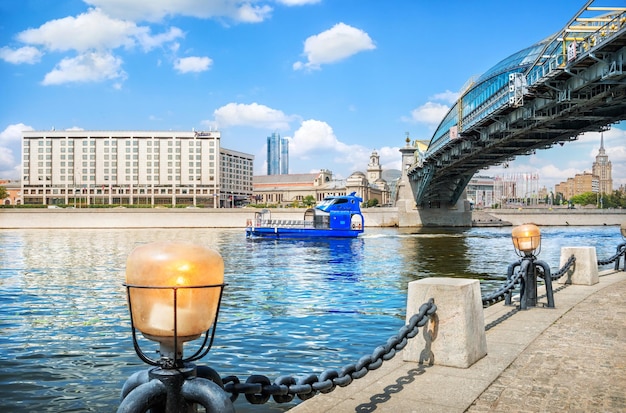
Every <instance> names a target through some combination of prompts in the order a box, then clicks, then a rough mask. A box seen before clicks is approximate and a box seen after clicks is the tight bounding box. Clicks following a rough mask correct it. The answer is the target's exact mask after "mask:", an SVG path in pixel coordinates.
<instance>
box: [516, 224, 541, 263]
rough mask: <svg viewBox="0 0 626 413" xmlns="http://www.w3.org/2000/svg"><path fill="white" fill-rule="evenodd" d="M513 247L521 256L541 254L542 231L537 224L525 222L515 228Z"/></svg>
mask: <svg viewBox="0 0 626 413" xmlns="http://www.w3.org/2000/svg"><path fill="white" fill-rule="evenodd" d="M511 238H512V239H513V247H515V252H516V253H517V255H519V256H520V257H523V256H528V255H539V251H541V231H540V230H539V227H537V225H535V224H524V225H520V226H517V227H515V228H513V231H512V232H511Z"/></svg>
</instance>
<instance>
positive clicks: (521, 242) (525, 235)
mask: <svg viewBox="0 0 626 413" xmlns="http://www.w3.org/2000/svg"><path fill="white" fill-rule="evenodd" d="M511 238H512V240H513V247H514V248H515V253H516V254H517V255H518V256H520V257H521V258H522V259H521V260H520V261H518V262H516V263H513V264H511V265H510V266H509V270H508V278H511V277H512V276H513V272H514V271H515V269H516V268H517V267H519V271H520V272H521V276H522V277H521V286H520V309H522V310H526V309H527V308H528V307H529V306H532V307H535V306H537V276H540V277H542V278H543V279H544V283H545V286H546V296H547V298H548V307H554V295H553V292H552V278H551V277H550V267H549V266H548V264H546V263H545V262H543V261H539V260H537V255H539V252H540V251H541V231H540V230H539V227H537V226H536V225H535V224H524V225H520V226H517V227H515V228H513V231H512V232H511ZM538 268H540V269H541V270H542V271H538ZM505 304H509V305H510V304H511V294H510V293H509V294H507V296H506V298H505Z"/></svg>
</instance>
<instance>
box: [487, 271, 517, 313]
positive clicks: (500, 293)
mask: <svg viewBox="0 0 626 413" xmlns="http://www.w3.org/2000/svg"><path fill="white" fill-rule="evenodd" d="M521 278H522V274H521V272H519V271H518V272H517V273H515V274H514V275H513V276H512V277H511V278H508V279H507V280H506V283H505V284H504V285H503V286H502V287H500V288H499V289H498V290H496V291H494V292H493V293H491V294H489V295H486V296H483V297H482V300H483V307H484V308H486V307H489V306H491V305H494V304H496V303H498V302H500V301H502V300H504V298H505V297H506V295H507V294H508V293H510V292H512V291H513V290H514V289H515V287H516V286H517V285H518V284H519V283H520V279H521Z"/></svg>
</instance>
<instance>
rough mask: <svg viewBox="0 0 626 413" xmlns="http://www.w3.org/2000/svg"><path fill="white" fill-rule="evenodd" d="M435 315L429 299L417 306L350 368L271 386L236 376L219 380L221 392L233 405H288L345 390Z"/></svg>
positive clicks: (262, 380)
mask: <svg viewBox="0 0 626 413" xmlns="http://www.w3.org/2000/svg"><path fill="white" fill-rule="evenodd" d="M436 311H437V306H436V305H435V302H434V300H433V299H432V298H431V299H430V300H428V302H427V303H424V304H422V305H421V306H420V309H419V311H418V313H417V314H415V315H413V316H412V317H411V318H410V319H409V322H408V323H407V324H406V325H405V326H403V327H402V328H400V330H399V331H398V334H396V335H395V336H392V337H390V338H389V339H388V340H387V342H386V343H385V345H381V346H378V347H376V349H374V351H373V352H372V354H370V355H366V356H363V357H361V358H360V359H359V361H357V362H356V363H354V364H348V365H346V366H344V367H343V368H342V369H341V370H333V369H329V370H326V371H324V372H323V373H322V374H321V375H320V376H319V377H318V376H316V375H315V374H310V375H308V376H305V377H301V378H299V379H296V378H295V377H293V376H280V377H279V378H277V379H276V380H275V381H274V383H272V382H271V381H270V379H268V378H267V377H266V376H263V375H258V374H255V375H251V376H250V377H248V379H247V380H246V382H245V383H241V381H240V380H239V378H238V377H237V376H227V377H224V378H223V379H222V382H223V384H224V390H225V391H227V392H229V393H231V397H230V399H231V400H232V401H233V402H234V401H235V400H236V399H237V397H238V396H239V395H240V394H244V395H245V397H246V400H248V402H250V403H251V404H263V403H266V402H267V401H268V400H269V399H270V397H273V398H274V401H275V402H277V403H289V402H290V401H292V400H293V399H294V397H296V396H297V397H298V398H299V399H301V400H307V399H310V398H311V397H313V396H315V395H316V394H317V393H318V392H319V393H330V392H331V391H333V390H334V389H335V388H336V387H337V386H339V387H345V386H347V385H349V384H350V383H352V381H353V380H356V379H360V378H362V377H363V376H365V375H366V374H367V373H368V372H369V371H371V370H376V369H377V368H379V367H380V366H381V365H382V364H383V362H384V361H387V360H390V359H392V358H393V357H394V356H395V355H396V353H397V352H398V351H400V350H402V349H403V348H404V347H405V346H406V345H407V343H408V340H409V339H411V338H413V337H415V336H416V335H417V333H418V332H419V327H423V326H424V325H425V324H426V323H427V322H428V320H429V318H430V316H432V315H433V314H434V313H435V312H436Z"/></svg>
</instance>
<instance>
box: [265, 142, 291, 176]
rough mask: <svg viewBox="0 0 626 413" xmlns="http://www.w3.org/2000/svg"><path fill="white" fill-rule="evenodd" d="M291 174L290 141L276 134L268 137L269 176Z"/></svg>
mask: <svg viewBox="0 0 626 413" xmlns="http://www.w3.org/2000/svg"><path fill="white" fill-rule="evenodd" d="M288 173H289V141H288V140H287V139H286V138H281V137H280V135H279V134H278V133H276V132H274V133H272V135H271V136H268V137H267V174H268V175H287V174H288Z"/></svg>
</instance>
